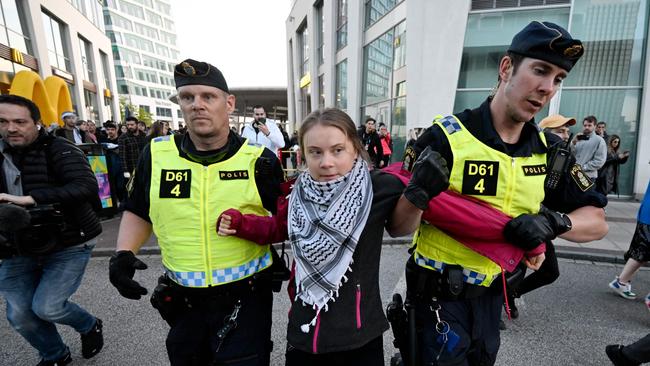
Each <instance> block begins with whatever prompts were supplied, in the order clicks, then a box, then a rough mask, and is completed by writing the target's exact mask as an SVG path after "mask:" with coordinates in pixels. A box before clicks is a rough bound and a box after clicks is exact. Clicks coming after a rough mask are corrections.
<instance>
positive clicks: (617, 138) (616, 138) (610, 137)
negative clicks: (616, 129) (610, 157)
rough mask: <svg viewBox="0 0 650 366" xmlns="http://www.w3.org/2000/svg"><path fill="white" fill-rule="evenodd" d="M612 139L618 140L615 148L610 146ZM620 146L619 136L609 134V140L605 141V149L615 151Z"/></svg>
mask: <svg viewBox="0 0 650 366" xmlns="http://www.w3.org/2000/svg"><path fill="white" fill-rule="evenodd" d="M614 140H618V146H616V148H614V146H612V141H614ZM620 147H621V138H620V137H619V136H618V135H610V136H609V140H608V141H607V151H609V152H614V153H615V152H617V151H618V149H619V148H620Z"/></svg>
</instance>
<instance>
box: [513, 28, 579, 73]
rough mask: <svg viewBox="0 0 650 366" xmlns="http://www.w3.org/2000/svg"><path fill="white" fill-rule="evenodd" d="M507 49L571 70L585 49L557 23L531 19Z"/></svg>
mask: <svg viewBox="0 0 650 366" xmlns="http://www.w3.org/2000/svg"><path fill="white" fill-rule="evenodd" d="M508 51H509V52H513V53H516V54H520V55H522V56H526V57H531V58H536V59H539V60H544V61H547V62H550V63H552V64H554V65H557V66H559V67H561V68H563V69H565V70H566V71H571V68H572V67H573V66H574V65H575V64H576V62H578V60H579V59H580V57H582V55H583V54H584V52H585V49H584V47H583V45H582V42H580V40H578V39H574V38H573V37H571V34H569V32H567V31H566V29H564V28H562V27H560V26H559V25H557V24H555V23H551V22H539V21H533V22H530V24H528V25H527V26H526V27H525V28H524V29H522V30H521V32H519V33H517V34H516V35H515V36H514V38H512V43H511V44H510V48H509V49H508Z"/></svg>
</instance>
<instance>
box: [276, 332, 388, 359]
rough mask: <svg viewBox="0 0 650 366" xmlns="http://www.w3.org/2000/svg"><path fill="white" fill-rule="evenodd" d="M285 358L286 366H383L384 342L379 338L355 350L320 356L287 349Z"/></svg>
mask: <svg viewBox="0 0 650 366" xmlns="http://www.w3.org/2000/svg"><path fill="white" fill-rule="evenodd" d="M285 356H286V362H285V365H286V366H306V365H308V366H334V365H336V366H347V365H349V366H361V365H363V366H375V365H376V366H383V365H384V341H383V338H382V337H381V336H379V337H377V338H375V339H373V340H372V341H370V342H368V343H366V344H365V345H363V346H362V347H360V348H357V349H353V350H349V351H341V352H331V353H321V354H313V353H309V352H304V351H300V350H298V349H295V348H291V347H288V348H287V353H286V354H285Z"/></svg>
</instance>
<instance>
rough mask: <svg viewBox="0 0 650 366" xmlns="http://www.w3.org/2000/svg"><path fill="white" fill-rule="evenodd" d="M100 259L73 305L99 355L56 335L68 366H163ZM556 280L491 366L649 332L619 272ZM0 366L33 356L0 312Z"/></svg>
mask: <svg viewBox="0 0 650 366" xmlns="http://www.w3.org/2000/svg"><path fill="white" fill-rule="evenodd" d="M143 259H144V260H145V261H146V262H147V263H148V264H149V265H150V269H149V270H147V271H143V272H139V273H138V277H137V278H138V279H139V280H140V281H141V282H142V283H143V284H145V285H146V286H147V287H148V288H150V289H151V288H153V286H154V283H155V278H156V276H157V275H158V274H159V269H160V267H159V263H160V257H159V256H155V255H154V256H144V257H143ZM405 259H406V251H405V250H404V247H403V246H384V251H383V255H382V263H381V268H382V273H381V277H380V284H381V290H382V298H383V299H385V301H384V302H386V301H387V300H388V299H389V298H390V296H391V295H392V293H394V292H400V293H404V280H403V276H402V271H403V265H404V261H405ZM107 262H108V259H107V258H105V257H98V258H94V259H92V260H91V263H90V265H89V267H88V271H87V273H86V276H85V278H84V281H83V284H82V286H81V288H80V290H79V291H78V292H77V294H76V295H75V296H74V298H73V300H74V301H75V302H78V303H79V304H81V305H83V306H84V307H86V308H87V309H88V310H90V311H91V312H92V313H94V314H97V315H98V316H100V317H101V318H102V319H104V324H105V335H106V347H105V349H104V350H103V351H102V352H101V353H100V354H99V355H98V356H96V357H95V358H94V359H92V360H83V359H82V358H81V355H80V343H79V337H78V335H77V334H76V333H74V332H73V331H72V330H71V329H70V328H68V327H59V329H60V330H61V333H62V335H63V338H64V340H65V341H66V342H67V343H68V344H69V345H70V347H71V349H72V353H73V357H74V358H75V362H74V363H73V365H107V366H108V365H110V366H113V365H123V366H130V365H134V366H135V365H165V364H168V362H167V358H166V354H165V348H164V338H165V335H166V331H167V327H166V324H165V323H164V322H163V321H162V320H161V319H160V318H159V317H158V316H157V315H156V313H155V311H154V310H153V308H151V306H150V304H149V302H148V301H146V300H142V301H131V300H126V299H123V298H121V297H120V296H119V295H118V294H117V291H116V290H115V289H113V288H112V287H111V285H110V284H109V282H108V278H107V277H108V275H107V264H108V263H107ZM560 264H561V266H560V267H561V272H562V276H561V277H560V280H559V281H558V282H556V283H555V284H554V285H552V286H550V287H547V288H544V289H540V290H538V291H536V292H534V293H532V294H530V295H529V296H527V297H525V298H524V301H520V302H518V306H519V309H520V312H521V316H520V318H519V319H517V320H514V321H506V323H507V325H508V330H506V331H504V332H502V346H501V350H500V353H499V358H498V362H497V365H500V366H506V365H507V366H519V365H521V366H524V365H526V366H534V365H563V366H564V365H606V364H607V362H606V356H605V353H604V347H605V345H607V344H609V343H630V342H633V341H634V340H636V339H638V338H640V337H642V336H644V335H645V334H647V333H648V329H650V328H649V327H650V314H648V312H647V311H646V310H645V309H644V306H643V303H642V301H641V300H637V301H629V300H624V299H622V298H620V297H618V296H616V295H614V294H612V293H610V292H609V290H608V288H607V287H606V285H607V282H608V281H609V280H611V279H612V278H613V277H614V276H615V275H616V274H617V273H618V272H619V271H620V268H621V267H620V265H614V264H609V263H605V264H602V263H593V262H583V261H577V262H576V261H573V260H570V261H569V260H561V263H560ZM635 288H636V289H637V290H638V292H639V293H641V294H645V293H646V292H648V291H650V271H648V270H645V269H644V270H643V272H642V273H640V274H639V276H638V278H637V280H636V281H635ZM287 309H288V301H287V297H286V295H285V293H284V292H283V293H281V294H280V295H279V296H276V299H275V305H274V328H273V340H274V342H275V349H274V352H273V355H272V357H273V363H272V364H273V365H283V364H284V355H283V350H284V347H285V342H284V336H285V332H286V328H285V327H286V314H287ZM0 319H1V320H0V340H2V341H0V365H16V366H22V365H34V364H36V363H37V362H38V359H37V358H38V357H37V356H36V354H35V352H34V350H33V349H32V348H31V347H30V346H29V345H28V344H27V343H26V342H25V341H24V340H23V339H22V338H21V337H19V336H18V335H17V334H16V333H15V332H14V331H13V330H12V329H11V328H10V327H9V324H8V323H7V322H6V321H5V320H4V307H2V309H0ZM384 339H385V340H384V345H385V349H386V360H387V361H388V359H389V356H390V355H391V354H392V353H393V352H394V349H393V348H392V346H391V340H392V336H391V333H390V331H388V332H386V333H385V337H384Z"/></svg>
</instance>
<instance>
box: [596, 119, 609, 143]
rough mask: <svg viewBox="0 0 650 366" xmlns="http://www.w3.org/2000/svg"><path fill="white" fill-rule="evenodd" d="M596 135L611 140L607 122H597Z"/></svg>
mask: <svg viewBox="0 0 650 366" xmlns="http://www.w3.org/2000/svg"><path fill="white" fill-rule="evenodd" d="M596 135H598V136H600V137H602V138H603V140H605V141H609V135H608V134H607V123H605V122H603V121H600V122H598V123H597V124H596Z"/></svg>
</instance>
